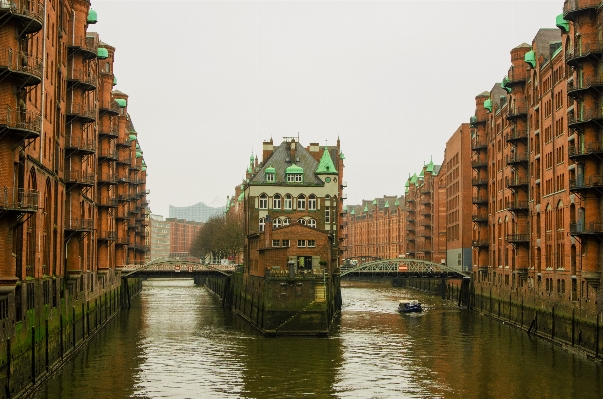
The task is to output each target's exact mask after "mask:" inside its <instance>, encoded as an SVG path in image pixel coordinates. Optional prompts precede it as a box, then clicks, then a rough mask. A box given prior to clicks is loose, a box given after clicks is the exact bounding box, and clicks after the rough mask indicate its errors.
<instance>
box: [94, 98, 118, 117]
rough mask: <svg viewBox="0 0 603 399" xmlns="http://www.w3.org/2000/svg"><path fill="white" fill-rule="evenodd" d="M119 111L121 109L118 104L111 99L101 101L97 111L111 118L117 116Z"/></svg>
mask: <svg viewBox="0 0 603 399" xmlns="http://www.w3.org/2000/svg"><path fill="white" fill-rule="evenodd" d="M120 109H121V108H120V106H119V104H117V103H116V102H115V100H112V99H108V100H104V101H101V102H100V104H99V105H98V111H99V112H100V113H104V114H109V115H111V116H116V115H119V110H120Z"/></svg>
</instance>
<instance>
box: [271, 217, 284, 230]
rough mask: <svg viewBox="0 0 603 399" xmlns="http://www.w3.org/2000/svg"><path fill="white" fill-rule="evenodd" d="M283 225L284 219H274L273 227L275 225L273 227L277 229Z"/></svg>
mask: <svg viewBox="0 0 603 399" xmlns="http://www.w3.org/2000/svg"><path fill="white" fill-rule="evenodd" d="M282 225H283V221H282V220H281V219H279V218H275V219H274V220H273V221H272V227H273V228H275V229H278V228H279V227H281V226H282Z"/></svg>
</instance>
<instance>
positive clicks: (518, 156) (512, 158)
mask: <svg viewBox="0 0 603 399" xmlns="http://www.w3.org/2000/svg"><path fill="white" fill-rule="evenodd" d="M505 160H506V162H507V165H515V164H520V163H527V162H528V153H527V152H514V153H512V154H509V155H507V156H506V157H505Z"/></svg>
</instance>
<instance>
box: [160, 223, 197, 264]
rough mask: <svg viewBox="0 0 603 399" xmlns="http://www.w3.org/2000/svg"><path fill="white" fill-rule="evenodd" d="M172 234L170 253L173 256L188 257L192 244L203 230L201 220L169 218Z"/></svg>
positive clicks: (170, 232)
mask: <svg viewBox="0 0 603 399" xmlns="http://www.w3.org/2000/svg"><path fill="white" fill-rule="evenodd" d="M165 221H166V222H167V223H169V225H170V227H169V234H170V253H169V256H170V257H172V258H188V257H190V256H189V249H190V247H191V244H192V243H193V241H194V240H195V237H197V234H199V231H201V226H203V223H201V222H192V221H189V220H184V219H176V218H167V219H165Z"/></svg>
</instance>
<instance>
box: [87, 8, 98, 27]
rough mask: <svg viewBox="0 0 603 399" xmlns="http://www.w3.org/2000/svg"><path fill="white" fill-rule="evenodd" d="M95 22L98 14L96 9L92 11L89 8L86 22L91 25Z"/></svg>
mask: <svg viewBox="0 0 603 399" xmlns="http://www.w3.org/2000/svg"><path fill="white" fill-rule="evenodd" d="M97 22H98V16H97V15H96V11H94V10H93V9H92V8H91V9H90V11H88V23H89V24H91V25H92V24H95V23H97Z"/></svg>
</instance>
